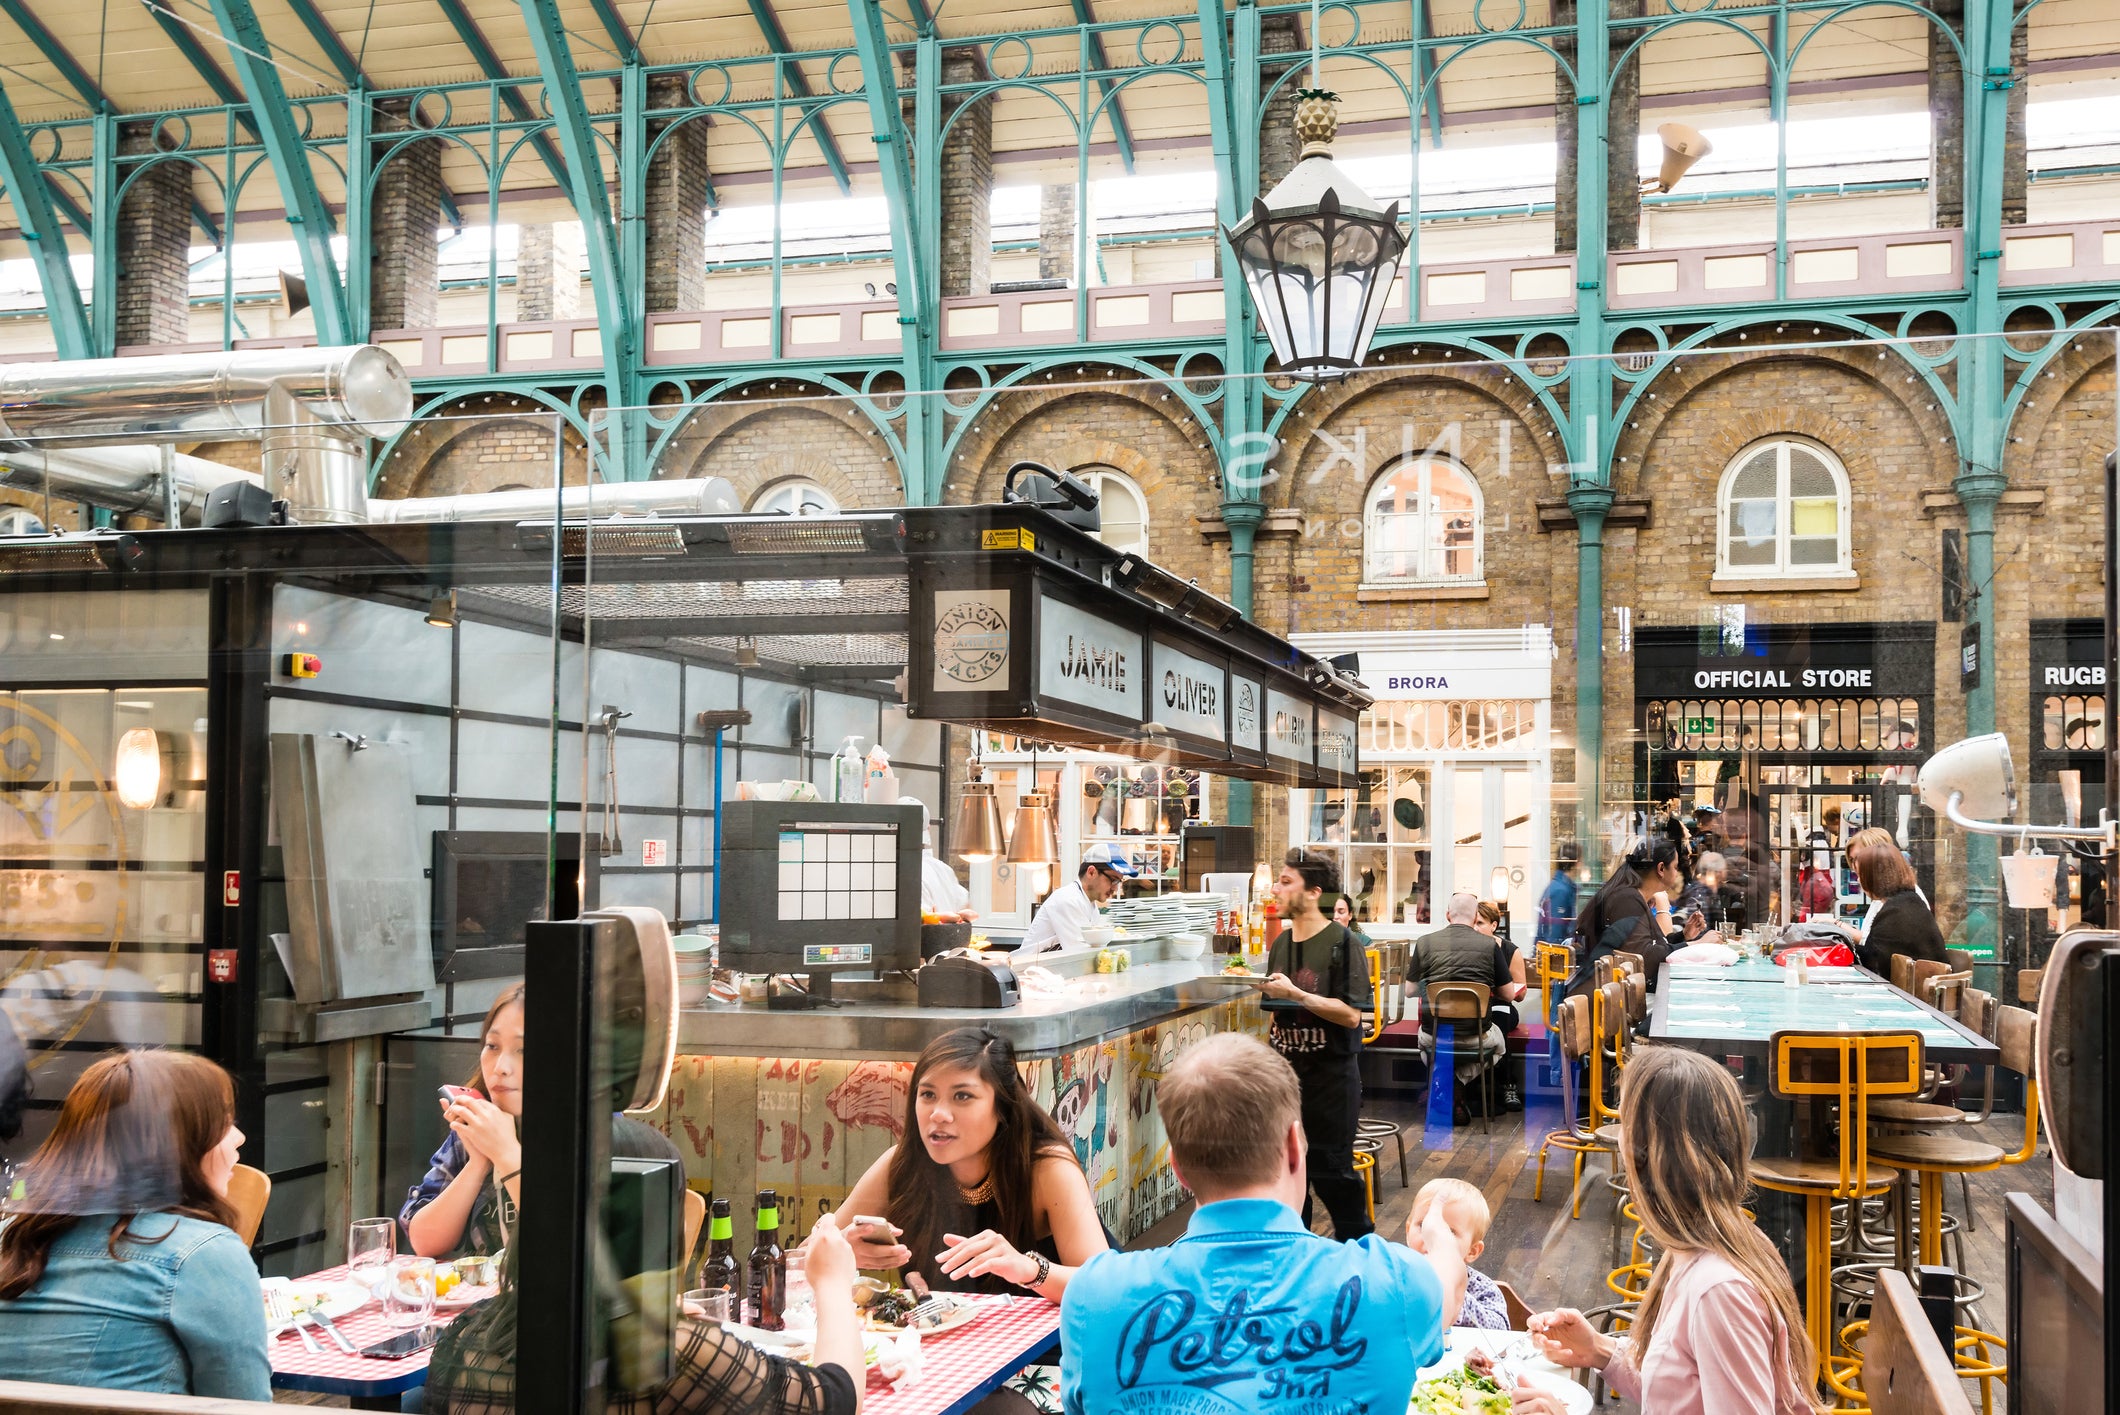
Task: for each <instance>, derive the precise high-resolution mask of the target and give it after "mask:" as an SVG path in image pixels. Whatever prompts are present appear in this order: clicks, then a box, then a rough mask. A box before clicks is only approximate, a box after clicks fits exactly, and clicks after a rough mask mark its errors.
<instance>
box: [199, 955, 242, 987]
mask: <svg viewBox="0 0 2120 1415" xmlns="http://www.w3.org/2000/svg"><path fill="white" fill-rule="evenodd" d="M206 979H207V981H208V982H214V983H232V982H234V981H235V980H236V951H235V950H234V949H233V948H209V949H208V950H206Z"/></svg>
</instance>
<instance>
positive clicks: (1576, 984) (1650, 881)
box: [1568, 836, 1716, 997]
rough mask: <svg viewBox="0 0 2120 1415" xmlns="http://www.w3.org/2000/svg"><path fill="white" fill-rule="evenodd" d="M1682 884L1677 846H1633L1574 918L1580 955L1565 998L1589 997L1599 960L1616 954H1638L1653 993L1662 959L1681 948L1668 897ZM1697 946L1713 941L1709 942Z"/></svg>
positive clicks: (1658, 841) (1664, 839) (1664, 840)
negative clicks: (1580, 945)
mask: <svg viewBox="0 0 2120 1415" xmlns="http://www.w3.org/2000/svg"><path fill="white" fill-rule="evenodd" d="M1683 883H1684V876H1683V875H1681V874H1680V873H1679V868H1678V846H1677V845H1676V844H1674V843H1673V842H1672V840H1671V839H1670V837H1669V836H1659V837H1657V838H1655V839H1652V840H1650V841H1649V842H1648V843H1647V844H1645V845H1640V846H1637V847H1636V848H1635V851H1634V853H1633V854H1631V855H1629V856H1628V857H1627V859H1626V861H1625V863H1623V864H1620V865H1616V866H1614V867H1613V870H1612V873H1611V875H1610V876H1609V877H1608V878H1607V879H1606V880H1605V884H1604V887H1603V888H1602V889H1600V890H1598V892H1597V893H1596V895H1595V896H1593V897H1592V898H1591V900H1590V902H1589V904H1587V905H1585V906H1584V908H1583V911H1582V912H1581V914H1579V915H1578V916H1577V918H1576V932H1577V934H1578V935H1579V937H1580V939H1581V942H1582V944H1583V949H1582V956H1581V958H1580V959H1578V960H1577V962H1576V965H1575V973H1574V975H1573V976H1571V977H1570V978H1569V979H1568V996H1570V997H1585V996H1588V995H1589V992H1590V989H1591V986H1592V984H1593V983H1595V981H1596V977H1597V960H1598V959H1600V958H1609V957H1611V956H1612V955H1613V954H1615V953H1639V954H1640V955H1641V957H1642V965H1643V968H1644V970H1645V971H1646V972H1647V973H1648V975H1649V979H1648V980H1649V986H1650V987H1652V988H1653V987H1655V986H1656V973H1657V969H1658V968H1660V967H1662V966H1663V961H1664V955H1666V954H1668V953H1669V952H1670V951H1671V950H1672V949H1673V948H1676V947H1678V946H1679V945H1680V944H1681V943H1683V942H1685V939H1684V935H1683V934H1682V932H1681V931H1680V930H1679V929H1677V928H1676V927H1674V926H1673V924H1672V921H1671V895H1672V894H1673V893H1676V892H1677V891H1678V890H1679V888H1680V887H1681V886H1682V884H1683ZM1697 941H1705V942H1715V941H1716V940H1715V939H1714V937H1713V936H1710V937H1709V938H1707V939H1705V940H1697Z"/></svg>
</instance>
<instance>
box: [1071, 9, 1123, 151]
mask: <svg viewBox="0 0 2120 1415" xmlns="http://www.w3.org/2000/svg"><path fill="white" fill-rule="evenodd" d="M1096 22H1097V12H1096V11H1094V10H1092V9H1090V7H1089V0H1075V23H1076V24H1079V25H1081V26H1082V27H1083V28H1084V29H1085V30H1086V29H1088V28H1089V27H1090V26H1091V25H1093V24H1095V23H1096ZM1089 57H1090V59H1091V60H1092V61H1094V62H1095V64H1096V66H1097V67H1098V68H1099V69H1109V68H1110V67H1111V60H1109V59H1107V58H1105V57H1104V36H1103V35H1100V34H1091V35H1090V37H1089ZM1097 87H1098V89H1100V90H1101V91H1102V92H1103V94H1104V97H1105V99H1106V100H1107V101H1108V102H1109V103H1110V104H1111V113H1112V140H1113V141H1114V142H1116V143H1117V144H1118V145H1119V161H1120V162H1121V163H1122V164H1124V166H1125V167H1126V171H1127V175H1128V176H1131V175H1133V170H1134V135H1133V131H1132V130H1131V129H1129V128H1128V127H1127V126H1126V110H1125V109H1124V108H1122V107H1120V105H1119V97H1118V95H1119V84H1118V81H1117V80H1116V79H1110V78H1100V79H1098V80H1097Z"/></svg>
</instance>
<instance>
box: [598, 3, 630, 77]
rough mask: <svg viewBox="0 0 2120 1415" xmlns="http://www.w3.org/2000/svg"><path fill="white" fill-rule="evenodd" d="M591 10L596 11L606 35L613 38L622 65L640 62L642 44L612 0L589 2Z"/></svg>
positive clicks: (612, 41)
mask: <svg viewBox="0 0 2120 1415" xmlns="http://www.w3.org/2000/svg"><path fill="white" fill-rule="evenodd" d="M589 8H590V9H592V10H594V11H596V18H597V21H598V22H599V23H600V24H602V25H603V27H604V33H605V34H608V35H610V36H611V43H612V45H613V46H614V47H615V48H616V49H617V50H618V61H619V62H620V63H621V64H638V63H639V62H640V43H639V41H638V40H636V39H634V37H633V31H632V30H631V29H629V28H627V27H626V21H625V17H624V16H622V15H620V14H619V13H618V7H617V6H615V5H613V4H612V3H611V0H589Z"/></svg>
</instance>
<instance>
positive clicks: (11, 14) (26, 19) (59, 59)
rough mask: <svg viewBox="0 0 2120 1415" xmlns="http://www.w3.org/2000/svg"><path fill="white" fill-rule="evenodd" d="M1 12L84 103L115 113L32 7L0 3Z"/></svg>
mask: <svg viewBox="0 0 2120 1415" xmlns="http://www.w3.org/2000/svg"><path fill="white" fill-rule="evenodd" d="M0 13H4V14H5V15H6V16H7V17H8V18H9V19H11V20H13V21H14V22H15V24H16V26H17V27H18V28H19V29H20V30H21V31H22V32H23V33H24V34H26V35H28V36H29V42H30V43H31V44H34V45H36V46H37V52H38V53H39V54H42V55H43V56H44V60H45V62H46V63H48V64H50V65H51V66H52V67H53V68H54V69H57V70H58V71H59V77H60V78H62V79H65V80H66V82H67V86H68V87H69V88H71V89H73V91H74V92H75V93H78V94H80V95H81V101H82V102H83V103H86V104H87V105H88V106H89V107H90V108H92V109H94V110H95V111H96V112H98V113H111V112H115V111H116V109H115V107H114V106H113V105H112V103H111V101H110V97H109V95H107V94H105V93H104V92H103V90H102V89H101V88H99V87H98V86H97V84H96V81H95V80H94V79H92V78H90V77H89V76H88V71H87V70H86V69H83V68H82V67H81V65H80V63H79V62H78V61H77V60H76V59H75V58H74V56H73V55H71V54H69V53H68V52H67V50H66V46H65V45H63V44H61V43H60V42H59V41H58V39H57V38H56V37H55V36H54V35H53V34H52V32H51V31H50V30H48V29H46V28H45V27H44V25H43V23H42V22H41V21H40V20H38V18H37V17H36V16H35V15H33V14H31V13H30V9H29V6H28V5H26V4H24V3H23V0H0Z"/></svg>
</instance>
